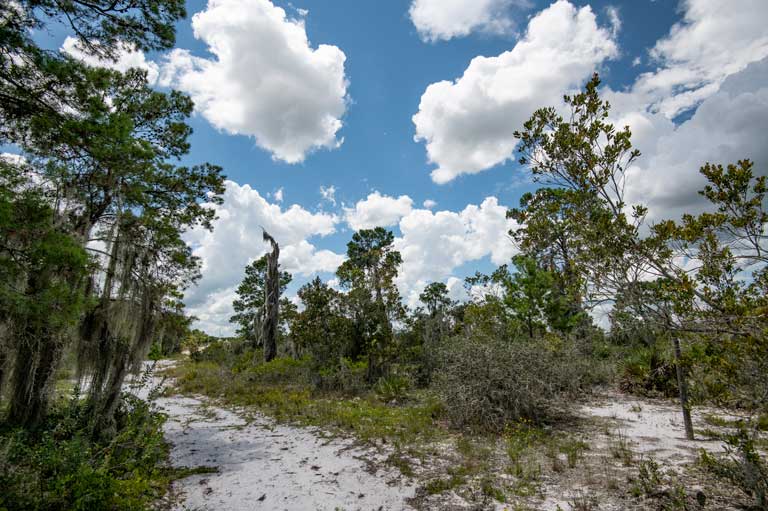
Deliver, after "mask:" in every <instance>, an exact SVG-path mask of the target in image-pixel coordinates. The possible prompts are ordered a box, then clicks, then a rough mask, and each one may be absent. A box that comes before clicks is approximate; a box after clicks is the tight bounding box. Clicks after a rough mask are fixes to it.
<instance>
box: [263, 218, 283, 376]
mask: <svg viewBox="0 0 768 511" xmlns="http://www.w3.org/2000/svg"><path fill="white" fill-rule="evenodd" d="M262 234H263V236H264V241H268V242H269V244H270V245H272V251H271V252H267V272H266V275H265V279H264V280H265V282H264V312H263V320H262V322H261V344H262V345H263V346H264V362H269V361H271V360H272V359H274V358H275V356H276V355H277V330H278V316H279V301H280V294H281V293H280V276H279V273H278V259H279V257H280V247H279V246H278V245H277V242H276V241H275V238H273V237H272V236H270V235H269V233H267V231H265V230H263V229H262Z"/></svg>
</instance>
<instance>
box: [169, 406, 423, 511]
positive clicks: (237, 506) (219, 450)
mask: <svg viewBox="0 0 768 511" xmlns="http://www.w3.org/2000/svg"><path fill="white" fill-rule="evenodd" d="M157 404H158V406H159V407H160V408H161V409H162V410H163V411H164V412H165V413H167V414H168V416H169V420H168V422H167V423H166V426H165V434H166V438H167V439H168V440H169V441H170V442H171V443H172V444H173V449H172V451H171V463H172V464H173V465H174V466H187V467H195V466H201V465H206V466H216V467H218V473H213V474H200V475H195V476H191V477H188V478H186V479H183V480H181V481H177V482H176V483H175V484H174V492H176V493H178V494H179V496H180V503H179V504H177V505H176V507H175V508H174V509H176V510H231V511H239V510H259V509H263V510H288V511H294V510H295V511H299V510H301V511H304V510H331V511H334V510H336V509H339V510H342V509H343V510H346V511H352V510H361V511H362V510H381V511H384V510H406V509H411V508H410V507H409V506H408V505H407V504H406V503H405V499H406V498H408V497H411V496H413V493H414V487H413V486H409V485H408V484H407V482H405V481H403V478H402V477H401V476H400V474H399V472H398V471H397V470H396V469H394V470H392V471H383V470H381V469H379V470H378V472H376V473H370V472H369V467H370V466H371V465H370V464H369V463H367V462H366V459H372V458H373V457H374V456H375V454H374V453H371V452H367V451H364V450H361V449H359V448H356V447H354V446H353V445H352V444H351V443H350V442H349V441H344V440H337V439H326V438H323V437H322V435H320V434H319V432H318V431H313V430H310V429H305V428H295V427H289V426H284V425H276V424H274V423H272V421H270V420H268V419H266V418H264V417H258V416H256V417H255V418H254V417H251V416H249V420H248V421H245V420H244V419H243V418H241V417H240V416H239V415H237V414H235V413H233V412H231V411H228V410H224V409H221V408H216V407H212V406H208V405H207V404H206V403H205V402H203V401H201V400H198V399H193V398H186V397H180V396H173V397H169V398H162V399H159V400H158V402H157ZM377 465H378V463H377Z"/></svg>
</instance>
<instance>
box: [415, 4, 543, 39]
mask: <svg viewBox="0 0 768 511" xmlns="http://www.w3.org/2000/svg"><path fill="white" fill-rule="evenodd" d="M513 6H519V7H528V6H529V2H528V1H527V0H413V2H411V6H410V8H409V9H408V15H409V16H410V18H411V21H412V22H413V25H414V26H415V27H416V30H417V31H418V33H419V37H421V39H422V40H423V41H425V42H436V41H440V40H443V41H447V40H449V39H452V38H454V37H464V36H467V35H469V34H470V33H472V32H485V33H492V34H505V33H509V32H510V31H511V30H512V29H513V27H514V26H515V23H514V21H513V20H512V18H511V17H510V10H511V8H512V7H513Z"/></svg>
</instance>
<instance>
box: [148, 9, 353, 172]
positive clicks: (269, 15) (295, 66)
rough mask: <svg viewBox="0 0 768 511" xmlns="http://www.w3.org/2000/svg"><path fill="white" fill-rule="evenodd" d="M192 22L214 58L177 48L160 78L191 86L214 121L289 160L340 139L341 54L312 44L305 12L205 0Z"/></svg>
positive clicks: (344, 92) (344, 80)
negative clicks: (298, 14)
mask: <svg viewBox="0 0 768 511" xmlns="http://www.w3.org/2000/svg"><path fill="white" fill-rule="evenodd" d="M192 28H193V29H194V34H195V37H196V38H198V39H200V40H202V41H203V42H205V43H206V44H207V45H208V49H209V51H210V52H211V53H212V54H213V57H212V58H203V57H197V56H194V55H192V54H191V53H190V52H189V51H187V50H183V49H176V50H174V51H172V52H171V53H170V54H169V55H168V56H167V57H166V61H165V63H164V65H163V69H162V74H161V83H162V84H164V85H169V86H174V87H176V88H178V89H181V90H183V91H185V92H187V93H189V94H190V95H191V96H192V99H193V100H194V101H195V105H196V108H197V110H198V111H199V112H200V113H201V114H202V115H203V116H204V117H205V118H206V119H207V120H208V121H209V122H210V123H211V124H212V125H213V126H215V127H216V128H218V129H220V130H223V131H225V132H227V133H231V134H240V135H246V136H251V137H253V138H254V139H255V141H256V143H257V145H259V146H260V147H262V148H263V149H266V150H267V151H269V152H270V153H272V156H273V158H275V159H278V160H282V161H285V162H287V163H298V162H301V161H303V160H304V158H305V157H306V155H307V153H309V152H311V151H312V150H315V149H318V148H329V149H332V148H336V147H338V146H339V145H340V144H341V142H342V140H341V139H339V138H338V137H337V133H338V131H339V129H341V127H342V116H343V115H344V112H345V110H346V104H347V85H348V82H347V78H346V76H345V72H344V61H345V59H346V56H345V55H344V52H343V51H341V49H339V48H338V47H336V46H332V45H328V44H321V45H319V46H317V47H316V48H313V46H312V45H311V44H310V41H309V39H308V38H307V32H306V30H305V26H304V19H303V18H299V19H292V18H290V17H288V16H287V15H286V12H285V10H283V9H282V8H280V7H276V6H275V5H273V4H272V2H270V1H269V0H210V1H209V2H208V6H207V8H206V10H204V11H202V12H198V13H197V14H195V15H194V16H193V17H192Z"/></svg>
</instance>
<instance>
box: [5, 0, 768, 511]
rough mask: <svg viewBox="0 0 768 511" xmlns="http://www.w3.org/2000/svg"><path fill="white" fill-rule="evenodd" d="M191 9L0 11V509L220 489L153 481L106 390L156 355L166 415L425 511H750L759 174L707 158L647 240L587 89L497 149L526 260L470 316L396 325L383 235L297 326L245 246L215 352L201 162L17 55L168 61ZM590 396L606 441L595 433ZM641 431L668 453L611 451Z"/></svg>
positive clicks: (624, 147) (766, 377)
mask: <svg viewBox="0 0 768 511" xmlns="http://www.w3.org/2000/svg"><path fill="white" fill-rule="evenodd" d="M185 15H186V13H185V11H184V7H183V2H181V1H180V0H131V1H130V2H128V1H123V0H114V1H113V0H110V1H102V0H95V1H92V2H82V1H79V0H74V1H71V2H63V3H62V2H53V1H47V0H42V1H40V0H35V1H32V0H17V1H15V2H5V3H2V5H0V21H1V22H2V24H1V25H0V45H2V46H1V47H0V50H1V51H0V119H1V120H2V123H0V144H3V145H14V146H16V147H18V148H19V150H20V151H21V153H22V155H23V156H22V157H19V158H10V157H3V158H0V413H1V420H0V487H1V488H2V491H0V510H3V509H7V510H16V509H19V510H21V509H40V510H47V509H50V510H58V509H61V510H64V509H88V510H94V509H105V510H122V509H126V510H128V509H130V510H134V509H148V508H151V507H152V506H160V505H165V504H168V502H167V501H166V500H164V499H167V497H166V492H167V490H168V488H169V485H170V484H171V481H173V480H174V479H177V478H181V477H186V476H189V475H191V474H194V473H200V472H206V471H210V470H213V468H212V467H193V468H175V469H174V468H170V467H171V465H170V464H169V460H168V457H169V449H170V446H169V445H167V444H166V442H165V440H164V438H163V423H164V421H165V419H166V418H165V416H164V415H163V414H162V413H160V412H159V411H158V409H157V408H156V407H155V406H153V398H154V393H150V396H151V397H150V398H149V399H148V400H142V399H139V398H137V397H136V396H135V395H133V394H132V393H128V392H126V381H127V379H128V376H129V375H130V374H132V373H133V374H137V373H141V370H142V367H144V363H145V360H147V359H148V358H151V359H155V360H157V359H160V358H165V357H174V358H175V359H176V363H175V365H173V366H170V367H168V368H167V369H166V371H167V372H168V374H169V375H170V376H171V377H172V378H173V380H174V386H173V387H172V388H168V389H166V390H165V391H164V392H168V393H172V392H181V393H184V394H190V395H198V396H204V397H203V399H205V398H207V399H209V400H211V401H213V402H215V403H216V404H218V405H220V406H222V407H227V406H228V407H233V408H235V409H236V410H237V411H238V413H240V414H242V415H243V416H245V417H248V416H249V415H250V416H251V417H255V416H256V415H258V416H259V417H263V416H264V415H266V416H269V417H271V418H273V419H275V420H277V421H280V422H284V423H287V424H291V425H294V426H297V427H312V428H314V429H313V431H317V432H318V434H323V435H332V436H341V437H346V438H351V439H353V440H355V441H357V442H358V443H359V444H360V445H362V446H364V447H365V448H366V449H369V450H370V451H371V452H376V453H378V454H381V455H383V456H382V457H380V458H377V459H372V460H371V465H372V466H374V467H373V468H375V464H376V463H382V462H383V463H386V464H388V465H390V466H391V467H396V468H397V469H398V470H399V472H400V474H401V476H402V477H403V478H405V479H407V480H409V481H414V484H415V485H416V486H417V489H416V490H415V493H414V495H413V496H412V497H411V498H410V499H409V503H408V505H410V506H413V507H416V508H420V509H441V508H445V509H452V508H466V509H476V508H490V507H491V506H495V505H499V506H507V508H508V509H538V508H541V507H547V508H549V509H553V510H555V509H563V510H565V509H572V510H591V509H603V508H604V507H605V506H607V508H612V509H667V510H674V509H680V510H683V509H698V508H707V507H709V508H711V509H728V508H734V507H736V506H744V507H751V508H752V509H766V506H768V503H767V500H766V499H767V498H768V497H766V495H767V494H768V468H766V467H768V464H767V462H766V458H765V450H766V424H767V422H768V421H767V420H766V417H768V298H767V297H766V296H767V295H766V292H767V291H768V265H767V264H766V263H768V255H767V254H768V245H766V241H767V238H768V235H766V230H765V228H766V225H767V224H768V211H766V206H767V204H766V193H767V192H768V188H767V187H766V178H765V176H764V175H763V174H764V172H762V173H761V172H756V170H755V168H754V164H753V163H752V162H751V161H749V160H748V159H744V160H741V161H736V162H732V163H730V164H727V165H719V164H711V163H707V162H701V164H702V167H701V169H700V172H701V174H702V175H703V176H704V177H705V178H706V180H707V184H706V186H705V187H704V188H703V189H702V190H700V191H699V193H700V194H701V195H702V196H703V197H705V198H706V199H707V200H708V201H709V205H710V208H709V209H708V210H707V211H706V212H704V213H699V214H695V215H694V214H686V215H683V216H682V218H680V219H670V220H661V221H654V222H651V221H649V219H648V210H647V209H646V207H645V206H644V205H642V204H627V203H626V202H625V197H624V190H625V181H626V172H627V169H628V168H630V167H631V165H632V164H633V162H635V161H636V160H637V159H638V158H641V154H640V153H639V151H637V150H636V149H635V148H634V147H633V145H632V134H631V132H630V130H629V129H628V128H620V127H615V126H613V125H612V124H611V123H610V122H609V119H610V105H609V104H608V103H607V102H606V101H604V100H603V99H601V97H600V95H599V86H600V80H599V77H598V76H597V75H595V76H594V77H593V78H592V79H591V80H590V81H589V82H588V83H587V84H586V85H585V87H584V89H583V90H581V91H579V92H578V93H577V94H575V95H573V96H566V97H565V104H566V106H567V109H568V111H567V113H566V114H563V113H561V112H559V111H557V110H555V109H554V108H542V109H540V110H537V111H535V112H532V114H531V117H530V119H529V120H528V121H527V122H526V123H525V124H524V125H523V126H521V127H520V130H519V131H518V132H516V133H515V135H514V136H515V138H516V139H518V141H519V143H518V145H517V148H518V149H517V150H518V152H519V162H520V163H521V165H522V166H523V168H524V169H526V170H527V171H528V172H530V174H531V178H532V180H533V181H534V182H536V183H537V184H538V185H539V188H538V189H536V190H535V191H533V192H531V193H526V194H524V195H523V196H522V198H521V200H520V204H519V206H518V207H517V208H515V209H511V210H510V211H509V212H508V217H509V218H513V219H515V220H516V225H518V226H519V227H517V228H515V229H514V230H512V231H510V232H499V233H498V236H499V237H509V238H510V243H515V244H516V247H517V249H518V250H517V255H516V256H514V257H513V258H512V259H511V260H510V261H509V262H508V264H504V265H502V266H500V267H498V268H497V269H495V270H494V271H492V272H491V273H490V274H481V273H476V274H475V275H473V276H471V277H469V278H467V279H466V282H465V285H466V290H467V294H468V295H469V296H470V299H469V300H466V301H463V302H457V301H455V300H453V299H452V298H451V295H450V293H449V290H448V288H447V286H446V285H445V284H443V283H441V282H433V283H429V284H428V285H426V286H425V287H424V290H423V292H422V293H421V295H420V303H419V304H418V306H415V307H406V306H405V305H404V303H403V300H402V297H401V296H400V293H399V290H398V287H397V286H396V281H397V280H396V279H397V277H398V272H399V270H400V267H401V264H402V261H403V260H402V257H401V254H400V253H399V252H398V251H397V249H396V246H395V236H394V234H393V233H392V232H391V231H388V230H387V229H385V228H382V227H374V228H371V229H361V230H359V231H357V232H355V233H353V234H352V236H351V239H350V241H349V243H348V244H347V252H346V258H345V260H344V262H343V263H342V264H341V265H340V266H339V267H338V269H337V270H336V281H337V282H338V286H336V287H332V286H331V285H329V283H327V282H323V281H322V280H321V279H320V278H315V279H314V280H312V281H310V282H309V283H307V284H305V285H304V286H302V287H301V288H300V289H299V291H298V296H297V298H298V300H297V302H298V303H293V302H292V301H291V300H288V299H287V297H285V296H283V294H284V291H285V289H286V286H287V285H288V284H289V283H290V281H291V279H292V276H291V275H290V274H289V273H288V272H286V271H282V270H280V268H279V257H280V247H279V243H278V241H279V240H276V239H275V238H273V237H272V236H271V235H270V234H269V233H267V232H264V233H263V238H264V241H265V243H268V244H269V253H268V254H267V255H265V256H264V257H262V258H257V259H255V260H254V261H253V262H252V263H250V264H249V265H248V266H247V267H246V268H245V269H244V279H243V281H242V283H241V285H240V286H239V287H238V288H237V299H236V301H235V302H234V304H233V309H234V311H235V315H234V316H233V317H232V322H233V323H234V324H235V325H236V327H237V330H236V331H237V336H236V337H233V338H216V337H212V336H210V335H208V334H206V333H204V332H201V331H199V330H194V329H192V324H193V323H194V318H192V317H189V316H188V315H186V313H185V311H184V306H183V302H182V299H183V296H184V290H185V289H187V288H188V287H189V286H191V285H193V284H194V283H195V282H196V280H197V279H198V278H199V276H200V270H201V265H200V261H199V260H198V259H197V258H196V257H195V256H194V255H193V253H192V249H191V248H190V246H189V245H188V244H187V243H186V242H185V241H184V239H183V238H182V235H183V234H184V233H185V232H186V231H188V230H189V229H192V228H203V229H210V228H211V226H212V220H213V218H214V210H213V209H211V208H208V207H205V206H204V205H203V204H204V203H206V202H207V203H213V204H218V203H221V201H222V198H221V196H222V194H223V192H224V176H223V174H222V169H221V168H219V167H218V166H216V165H212V164H209V163H200V164H197V165H182V164H181V161H180V160H181V159H182V158H185V157H186V155H187V154H188V153H189V150H190V142H189V137H190V134H191V128H190V126H189V124H188V119H189V116H190V115H191V113H192V111H193V104H192V101H191V100H190V98H188V97H187V96H185V95H184V94H182V93H179V92H177V91H169V92H160V91H158V90H155V89H154V88H153V87H151V85H150V84H149V83H148V81H147V74H146V72H145V71H141V70H138V69H131V70H128V71H126V72H124V73H123V72H118V71H114V70H108V69H104V68H95V67H89V66H87V65H85V64H83V63H82V62H80V61H78V60H76V59H73V58H71V57H69V56H66V55H64V54H62V53H60V52H56V51H50V50H47V49H44V48H41V47H39V46H38V45H37V44H36V43H35V42H34V41H33V40H32V38H31V35H30V29H43V28H45V27H47V26H53V25H54V24H63V25H64V27H65V28H66V29H68V30H70V31H72V32H73V33H75V34H76V35H77V38H78V44H79V45H80V46H81V47H82V48H83V50H84V51H86V52H87V53H89V54H90V55H93V56H98V57H100V58H105V59H115V58H116V57H117V55H118V52H119V50H120V48H121V44H123V43H130V44H133V45H135V46H136V47H137V48H139V49H143V50H163V49H169V48H171V47H173V43H174V24H175V22H176V21H178V20H180V19H182V18H183V17H184V16H185ZM745 156H748V155H745ZM265 246H266V245H265ZM606 305H609V306H610V307H609V309H610V314H609V321H608V324H607V325H606V324H604V325H598V324H596V322H595V320H594V314H593V313H594V312H595V310H596V309H597V308H599V307H603V306H606ZM139 379H141V378H139ZM144 380H145V383H149V381H150V377H149V376H146V377H144ZM158 390H159V389H158ZM620 393H621V394H620ZM606 396H609V398H610V399H612V400H613V403H612V405H617V406H618V407H617V408H616V413H618V412H621V413H622V414H624V419H626V420H625V422H624V424H622V423H621V422H618V421H617V420H612V418H611V417H610V416H607V415H605V414H603V415H599V414H598V413H596V411H600V410H605V409H606V406H608V405H606V406H604V407H603V408H600V407H599V406H597V405H595V404H594V403H595V402H597V401H599V400H600V399H605V397H606ZM628 400H632V401H631V402H632V404H631V406H627V407H622V405H623V404H624V403H628V402H629V401H628ZM670 406H674V407H676V408H675V410H676V412H675V413H674V414H675V416H676V417H677V422H676V425H675V428H677V429H676V432H673V433H672V434H671V435H672V436H668V437H663V438H662V434H661V431H662V430H663V431H664V432H666V431H667V430H668V428H669V424H670V422H671V421H670V420H668V419H669V416H668V415H664V414H667V413H668V412H669V410H670ZM598 408H599V410H598ZM585 410H587V412H585ZM699 410H703V412H702V413H699ZM723 410H727V412H723ZM601 413H602V412H601ZM654 414H657V415H659V414H660V415H662V416H663V417H664V418H665V422H664V423H663V424H661V426H660V427H659V428H658V429H657V432H656V433H651V436H653V435H654V434H655V435H657V437H656V438H653V439H652V440H653V441H657V442H659V443H660V444H662V445H660V447H659V449H657V450H658V451H659V452H664V449H667V451H666V452H667V454H668V452H669V450H671V451H672V452H673V454H674V456H667V455H664V456H661V455H659V457H658V458H657V457H655V455H656V454H658V453H657V452H656V451H654V450H653V449H646V448H645V447H644V446H643V445H639V444H638V441H639V440H642V439H643V438H645V439H647V437H648V435H644V434H640V435H635V434H633V435H632V436H627V434H626V433H625V432H624V431H623V430H622V428H623V427H631V426H632V424H631V422H632V419H631V418H632V417H635V418H636V419H637V421H636V422H637V423H640V424H643V423H642V422H641V421H640V418H641V417H644V418H645V419H643V420H646V419H648V420H653V418H654ZM212 417H215V414H213V415H212ZM649 418H650V419H649ZM616 419H620V417H618V416H617V417H616ZM665 428H666V429H665ZM640 433H644V431H640ZM675 435H677V436H675ZM697 438H698V441H701V442H704V441H705V440H707V439H708V440H707V443H701V444H699V443H694V441H696V439H697ZM670 439H671V440H672V442H668V444H669V445H667V444H665V443H664V442H667V441H668V440H670ZM713 439H714V441H713ZM679 444H682V445H683V447H679ZM699 445H701V446H702V449H701V450H700V451H698V450H697V447H699ZM720 446H723V447H722V449H720V448H719V447H720ZM704 447H706V448H704ZM713 447H714V448H713ZM688 448H691V450H692V451H693V452H688V451H686V449H688ZM651 451H653V452H651ZM675 456H677V461H675V460H674V459H673V458H675ZM382 459H383V460H384V461H381V460H382ZM553 496H554V497H553ZM457 499H458V500H457ZM462 506H463V507H462ZM697 506H698V507H697Z"/></svg>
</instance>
